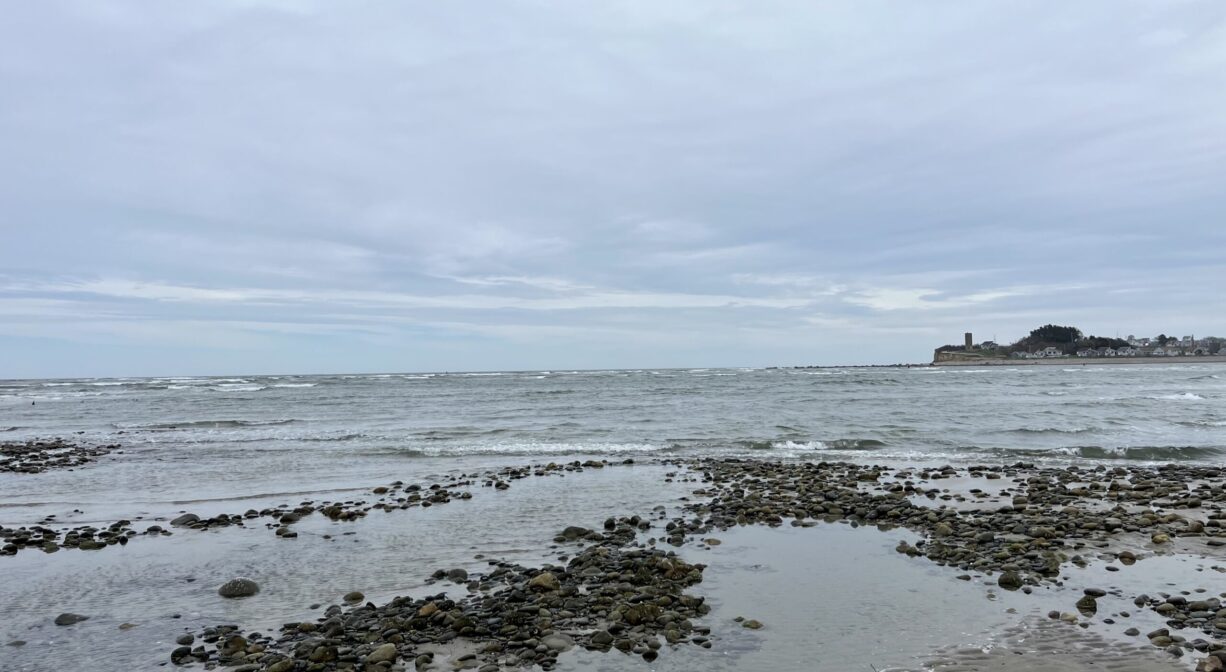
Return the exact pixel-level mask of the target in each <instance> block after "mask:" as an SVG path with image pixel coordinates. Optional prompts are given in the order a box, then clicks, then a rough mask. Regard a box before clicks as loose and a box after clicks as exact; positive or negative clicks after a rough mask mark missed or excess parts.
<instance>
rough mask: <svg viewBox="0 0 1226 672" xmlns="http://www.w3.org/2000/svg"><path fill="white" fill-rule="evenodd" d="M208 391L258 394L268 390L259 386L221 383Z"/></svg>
mask: <svg viewBox="0 0 1226 672" xmlns="http://www.w3.org/2000/svg"><path fill="white" fill-rule="evenodd" d="M208 389H210V390H213V391H214V392H259V391H260V390H266V389H268V388H267V387H265V386H263V385H260V384H250V383H223V384H221V385H216V386H214V387H210V388H208Z"/></svg>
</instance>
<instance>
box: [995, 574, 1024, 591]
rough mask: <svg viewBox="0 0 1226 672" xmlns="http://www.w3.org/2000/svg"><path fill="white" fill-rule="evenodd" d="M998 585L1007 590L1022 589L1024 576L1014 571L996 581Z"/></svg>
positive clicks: (1002, 575)
mask: <svg viewBox="0 0 1226 672" xmlns="http://www.w3.org/2000/svg"><path fill="white" fill-rule="evenodd" d="M996 585H998V586H1000V587H1001V588H1004V589H1005V590H1017V589H1018V588H1021V587H1022V575H1021V574H1018V573H1017V572H1014V571H1008V572H1004V573H1002V574H1001V575H1000V578H999V579H997V580H996Z"/></svg>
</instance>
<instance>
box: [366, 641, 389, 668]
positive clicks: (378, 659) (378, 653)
mask: <svg viewBox="0 0 1226 672" xmlns="http://www.w3.org/2000/svg"><path fill="white" fill-rule="evenodd" d="M395 660H396V645H395V644H383V645H380V646H379V647H378V648H376V649H375V650H374V651H371V652H370V655H368V656H366V662H367V663H368V664H369V663H391V662H394V661H395Z"/></svg>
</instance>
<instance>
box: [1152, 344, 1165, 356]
mask: <svg viewBox="0 0 1226 672" xmlns="http://www.w3.org/2000/svg"><path fill="white" fill-rule="evenodd" d="M1149 356H1150V357H1166V350H1165V349H1164V348H1163V347H1162V346H1161V345H1159V346H1158V347H1156V348H1154V349H1153V350H1150V351H1149Z"/></svg>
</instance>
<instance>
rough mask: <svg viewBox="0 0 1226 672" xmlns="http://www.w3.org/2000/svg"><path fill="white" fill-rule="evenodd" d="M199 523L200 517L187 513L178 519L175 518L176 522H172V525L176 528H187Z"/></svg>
mask: <svg viewBox="0 0 1226 672" xmlns="http://www.w3.org/2000/svg"><path fill="white" fill-rule="evenodd" d="M197 522H200V516H197V515H196V514H194V513H185V514H183V515H181V516H179V517H178V518H175V519H174V520H172V521H170V524H171V525H173V526H175V527H187V526H189V525H191V524H192V523H197Z"/></svg>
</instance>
